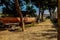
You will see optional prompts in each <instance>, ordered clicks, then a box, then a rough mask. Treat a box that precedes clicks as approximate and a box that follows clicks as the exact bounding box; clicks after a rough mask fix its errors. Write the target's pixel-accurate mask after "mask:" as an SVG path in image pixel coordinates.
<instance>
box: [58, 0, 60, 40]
mask: <svg viewBox="0 0 60 40" xmlns="http://www.w3.org/2000/svg"><path fill="white" fill-rule="evenodd" d="M58 25H59V26H58V40H60V0H58Z"/></svg>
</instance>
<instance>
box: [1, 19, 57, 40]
mask: <svg viewBox="0 0 60 40" xmlns="http://www.w3.org/2000/svg"><path fill="white" fill-rule="evenodd" d="M0 40H57V29H56V28H55V26H53V24H52V23H51V21H50V20H46V21H45V22H43V23H39V24H37V25H35V26H34V27H29V28H27V29H25V31H24V32H14V31H12V32H11V31H8V30H4V31H0Z"/></svg>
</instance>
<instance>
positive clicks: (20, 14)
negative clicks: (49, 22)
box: [14, 0, 24, 31]
mask: <svg viewBox="0 0 60 40" xmlns="http://www.w3.org/2000/svg"><path fill="white" fill-rule="evenodd" d="M14 2H15V7H16V11H17V13H18V14H19V17H20V19H21V27H22V31H24V20H23V15H22V13H21V10H20V6H19V3H18V0H14Z"/></svg>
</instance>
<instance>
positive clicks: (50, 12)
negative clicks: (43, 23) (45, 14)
mask: <svg viewBox="0 0 60 40" xmlns="http://www.w3.org/2000/svg"><path fill="white" fill-rule="evenodd" d="M49 13H50V19H51V17H52V13H51V10H50V9H49Z"/></svg>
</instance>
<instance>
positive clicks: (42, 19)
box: [41, 10, 44, 22]
mask: <svg viewBox="0 0 60 40" xmlns="http://www.w3.org/2000/svg"><path fill="white" fill-rule="evenodd" d="M43 16H44V10H42V12H41V21H42V22H43V21H44V18H43Z"/></svg>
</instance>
